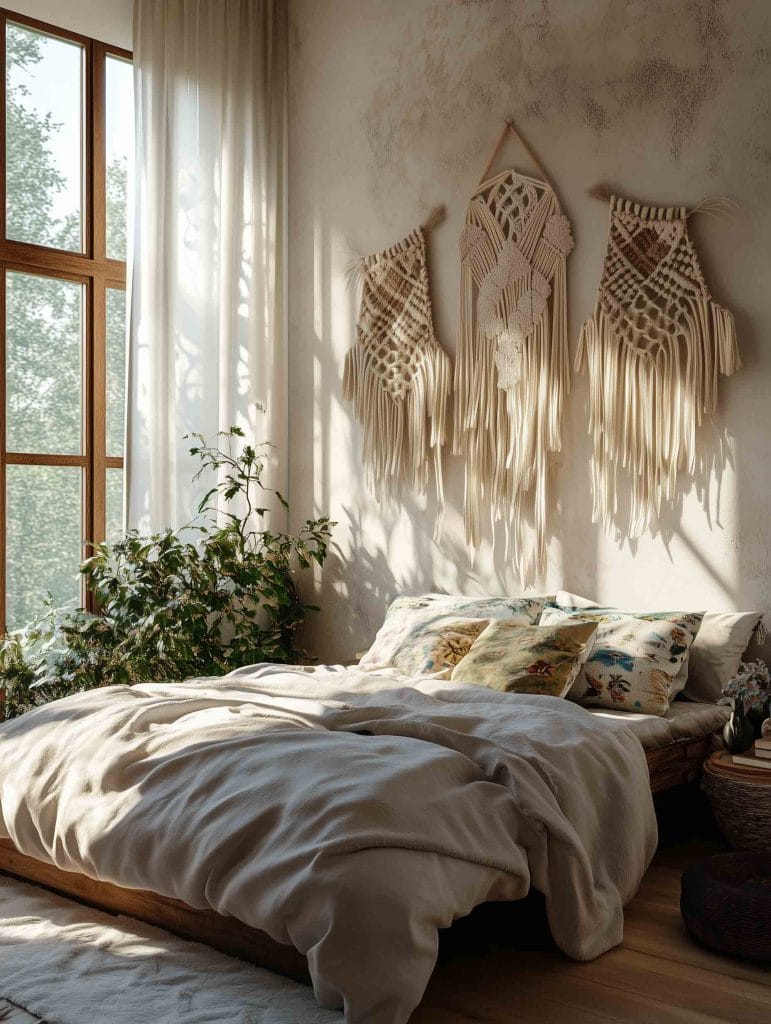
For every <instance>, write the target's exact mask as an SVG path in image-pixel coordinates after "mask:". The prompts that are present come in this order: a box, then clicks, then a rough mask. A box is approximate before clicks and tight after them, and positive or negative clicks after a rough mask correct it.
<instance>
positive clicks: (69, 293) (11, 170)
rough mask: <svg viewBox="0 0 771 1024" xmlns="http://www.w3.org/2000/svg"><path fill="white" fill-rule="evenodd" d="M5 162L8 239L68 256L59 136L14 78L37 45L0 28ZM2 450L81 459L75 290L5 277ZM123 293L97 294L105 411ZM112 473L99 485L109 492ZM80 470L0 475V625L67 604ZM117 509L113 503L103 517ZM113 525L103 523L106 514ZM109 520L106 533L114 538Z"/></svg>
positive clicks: (119, 393) (39, 41) (70, 231)
mask: <svg viewBox="0 0 771 1024" xmlns="http://www.w3.org/2000/svg"><path fill="white" fill-rule="evenodd" d="M6 43H7V47H6V50H7V52H6V63H7V75H6V81H7V97H6V119H7V120H6V133H7V138H8V159H7V163H6V188H7V218H8V237H9V238H15V239H23V240H29V241H35V242H36V243H38V244H41V245H47V246H51V247H54V248H61V249H68V250H73V249H78V248H79V238H80V217H79V213H78V212H77V211H72V212H71V213H67V214H65V215H63V216H61V215H60V216H57V215H56V212H55V211H56V200H57V197H58V196H60V195H61V194H62V193H63V192H64V191H65V187H66V183H65V179H64V177H63V175H62V174H61V173H60V172H59V170H58V169H57V166H56V160H55V157H54V154H53V151H52V149H53V143H54V141H55V139H56V136H57V135H58V134H59V133H60V132H62V131H63V126H62V125H61V124H58V123H57V122H56V121H55V119H54V118H53V117H52V116H51V115H50V114H46V115H41V114H40V112H39V111H36V110H35V109H33V108H32V107H31V106H30V104H28V103H26V102H25V99H26V98H27V97H28V96H29V89H28V88H27V86H26V85H25V84H24V83H25V78H28V76H31V75H34V74H35V71H36V67H37V66H38V65H39V64H40V63H41V61H42V60H43V51H42V47H43V46H44V45H45V44H44V37H41V36H40V35H39V34H38V33H36V32H33V31H30V30H28V29H26V28H24V27H21V26H15V25H13V24H9V26H8V31H7V35H6ZM127 173H128V172H127V167H126V163H125V160H122V159H117V160H114V161H112V162H111V164H110V166H109V167H108V169H107V203H108V207H109V209H110V215H109V217H108V219H107V225H108V232H109V236H108V239H107V251H108V252H125V250H126V201H127ZM7 281H8V286H7V305H6V335H7V349H8V358H7V400H6V423H7V446H8V448H9V450H11V451H17V452H44V453H59V452H66V453H71V454H77V453H79V452H80V451H81V446H82V441H81V430H82V344H83V314H84V290H83V287H82V286H81V285H79V284H76V283H73V282H71V281H65V280H61V279H57V278H54V277H45V276H41V275H33V274H21V273H12V272H9V273H8V277H7ZM125 328H126V321H125V301H124V294H123V292H120V291H117V290H112V289H110V290H108V295H107V337H108V346H107V360H108V374H107V388H108V394H107V405H108V409H110V408H112V409H115V408H118V409H120V408H121V407H122V404H123V387H124V375H125V354H124V346H123V339H124V337H125ZM110 427H111V435H112V436H111V437H110V438H108V446H109V454H111V455H121V454H122V417H118V416H113V417H112V419H111V421H110ZM118 475H119V473H118V471H112V474H111V479H110V481H109V483H110V486H111V488H112V490H115V489H116V487H115V484H116V480H115V479H114V478H115V477H117V476H118ZM81 488H82V471H81V470H80V469H78V468H74V467H50V466H16V467H9V472H8V474H7V483H6V530H7V538H8V551H7V625H8V627H9V628H14V627H19V626H22V625H24V624H25V623H28V622H29V621H31V620H32V619H33V618H35V617H36V616H37V615H38V614H39V613H40V612H41V610H42V601H43V599H44V598H45V595H46V593H50V594H51V597H52V600H53V603H54V604H55V605H64V604H67V603H70V604H73V605H74V604H76V603H77V601H78V596H79V593H78V589H79V584H78V575H77V569H78V564H79V562H80V553H81V538H82V512H81V509H82V491H81ZM117 505H119V499H118V501H117V502H116V501H115V496H113V500H112V502H111V509H114V508H115V507H116V506H117ZM113 518H114V517H113ZM115 527H116V523H115V522H114V521H113V522H111V523H110V524H109V528H110V530H111V531H112V532H111V533H109V534H108V536H114V535H115Z"/></svg>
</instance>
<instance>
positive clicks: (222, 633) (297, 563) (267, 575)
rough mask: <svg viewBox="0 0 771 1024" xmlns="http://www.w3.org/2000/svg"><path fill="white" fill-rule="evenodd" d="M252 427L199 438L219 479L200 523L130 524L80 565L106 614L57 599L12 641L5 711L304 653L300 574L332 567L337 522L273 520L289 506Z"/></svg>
mask: <svg viewBox="0 0 771 1024" xmlns="http://www.w3.org/2000/svg"><path fill="white" fill-rule="evenodd" d="M243 436H244V435H243V432H242V431H241V430H240V429H239V428H237V427H232V428H231V429H230V430H229V431H224V432H222V433H220V434H219V435H218V444H217V445H214V446H212V445H208V444H207V443H206V441H205V439H204V438H203V437H202V436H201V435H199V434H194V435H191V437H192V440H193V441H194V445H193V447H191V449H190V453H191V455H195V456H197V457H198V458H199V459H200V461H201V466H200V469H199V471H198V472H197V473H196V478H198V477H199V476H200V475H201V474H202V473H210V474H211V476H212V479H213V480H214V481H216V482H215V483H214V484H213V486H212V487H211V489H210V490H209V491H208V493H207V494H206V495H205V497H204V499H203V501H202V502H201V504H200V506H199V509H198V511H199V519H198V520H197V521H196V522H194V523H192V524H190V525H189V526H187V527H185V528H183V529H182V530H178V531H174V530H165V531H162V532H161V533H156V534H153V535H152V536H142V535H141V534H140V533H138V531H136V530H131V531H129V532H128V533H127V534H126V535H125V537H123V538H122V539H121V540H120V541H118V542H117V543H114V544H100V545H98V546H97V547H96V548H95V549H94V553H93V554H92V556H91V557H90V558H88V559H87V560H86V561H85V562H84V563H83V565H82V566H81V568H80V571H81V573H82V574H83V576H84V577H85V579H86V582H87V585H88V587H89V589H90V590H91V592H92V593H93V594H94V595H95V597H96V601H97V604H98V607H99V609H100V613H99V614H97V615H93V614H91V613H89V612H87V611H85V610H84V609H73V608H69V609H53V608H49V609H48V611H47V612H46V614H45V615H44V616H42V617H41V619H40V620H38V621H37V622H35V623H33V624H32V625H30V626H28V627H26V628H25V629H22V630H17V631H14V632H12V633H9V634H8V635H7V636H6V637H5V638H4V639H3V642H2V644H1V645H0V688H1V689H3V690H4V691H5V715H6V717H13V716H15V715H19V714H22V713H23V712H24V711H26V710H28V709H29V708H31V707H34V706H36V705H38V704H43V703H46V702H48V701H51V700H55V699H57V698H59V697H64V696H66V695H67V694H70V693H74V692H77V691H79V690H87V689H91V688H93V687H97V686H110V685H116V684H124V685H133V684H134V683H141V682H173V681H180V680H183V679H187V678H190V677H191V676H211V675H222V674H224V673H226V672H229V671H231V670H232V669H234V668H237V667H239V666H243V665H248V664H254V663H256V662H283V663H289V662H297V661H300V660H301V659H302V652H301V651H299V650H298V649H297V647H296V643H295V634H296V631H297V628H298V626H299V625H300V623H301V622H302V621H303V619H304V617H305V614H306V612H307V611H308V610H310V609H311V608H313V606H311V605H306V604H304V603H303V601H302V599H301V597H300V593H299V590H298V588H297V586H296V577H297V573H298V571H299V570H303V569H307V568H308V567H309V566H310V565H311V564H317V565H323V563H324V560H325V558H326V556H327V551H328V547H329V543H330V541H331V532H332V527H333V526H334V525H335V524H334V523H332V522H330V520H329V518H328V517H327V516H321V517H319V518H317V519H309V520H307V521H306V522H305V524H304V526H303V527H302V529H301V530H300V531H299V532H297V533H296V534H290V533H283V532H280V531H278V530H272V529H269V528H267V526H266V524H268V523H269V512H268V507H267V506H268V505H269V504H271V503H272V502H273V501H274V500H275V501H277V502H278V503H280V505H282V506H283V507H284V508H287V503H286V501H285V499H284V498H283V496H282V495H281V494H279V493H278V492H277V491H273V490H271V489H270V488H267V487H266V486H265V484H264V483H263V476H264V473H265V468H266V465H267V460H268V449H269V447H270V446H269V445H268V444H265V445H261V446H257V447H255V446H253V445H249V444H244V445H242V444H241V439H242V438H243ZM215 496H219V498H220V502H219V504H213V503H212V502H213V499H214V498H215ZM268 499H270V500H268Z"/></svg>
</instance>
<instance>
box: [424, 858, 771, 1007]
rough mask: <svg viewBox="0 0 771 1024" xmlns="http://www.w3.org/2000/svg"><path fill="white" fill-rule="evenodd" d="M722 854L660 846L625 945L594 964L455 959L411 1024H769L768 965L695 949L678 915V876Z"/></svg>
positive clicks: (484, 953) (487, 953) (501, 952)
mask: <svg viewBox="0 0 771 1024" xmlns="http://www.w3.org/2000/svg"><path fill="white" fill-rule="evenodd" d="M720 848H721V847H720V845H719V844H718V843H716V842H714V840H709V841H707V842H705V841H699V840H689V841H687V842H683V843H679V844H676V845H674V846H666V847H664V848H663V849H662V850H661V851H660V852H659V853H658V854H657V855H656V858H655V860H654V862H653V864H652V865H651V868H650V870H649V871H648V873H647V875H646V876H645V878H644V879H643V883H642V885H641V887H640V891H639V892H638V894H637V896H636V897H635V899H634V900H633V901H632V902H631V903H630V905H629V907H627V912H626V920H625V929H624V932H625V934H624V942H623V944H622V945H621V946H618V947H617V948H616V949H613V950H610V952H608V953H606V954H605V955H604V956H602V957H599V958H598V959H597V960H593V961H591V962H590V963H575V962H573V961H570V960H568V959H567V958H566V957H564V956H562V955H561V954H560V953H559V952H558V951H557V950H555V949H554V948H549V946H548V944H545V945H543V944H540V945H539V948H537V949H527V948H525V949H523V948H510V947H509V946H508V945H507V946H506V947H501V946H498V947H494V948H484V949H483V948H479V949H478V950H476V951H475V950H474V949H473V947H472V948H471V950H470V951H469V950H468V949H466V950H461V951H459V952H457V953H455V952H454V953H452V954H451V955H450V956H448V957H447V958H446V959H445V960H443V961H442V962H441V963H440V964H439V966H438V967H437V969H436V971H435V972H434V976H433V978H432V980H431V984H430V985H429V987H428V990H427V992H426V996H425V998H424V1000H423V1002H422V1004H421V1005H420V1007H419V1008H418V1010H417V1011H416V1012H415V1014H414V1015H413V1018H412V1024H771V965H767V964H758V963H751V962H749V961H744V960H738V959H734V958H732V957H724V956H721V955H719V954H717V953H713V952H712V951H711V950H708V949H705V948H704V947H702V946H699V945H698V944H697V943H695V942H694V941H693V940H692V939H691V938H690V937H689V936H688V933H687V932H686V930H685V927H684V926H683V922H682V919H681V917H680V878H681V875H682V872H683V870H684V869H685V867H687V866H688V864H689V863H692V862H693V861H694V860H696V859H699V858H701V857H703V856H706V855H709V854H710V853H714V852H718V851H719V850H720ZM519 945H521V943H520V944H518V947H519Z"/></svg>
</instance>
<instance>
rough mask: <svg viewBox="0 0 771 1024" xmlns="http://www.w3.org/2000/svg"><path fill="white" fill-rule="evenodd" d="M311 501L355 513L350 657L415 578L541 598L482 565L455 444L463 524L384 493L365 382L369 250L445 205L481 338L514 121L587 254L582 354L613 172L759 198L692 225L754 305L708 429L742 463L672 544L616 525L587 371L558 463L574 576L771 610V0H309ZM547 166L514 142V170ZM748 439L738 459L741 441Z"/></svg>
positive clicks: (449, 255) (437, 274) (350, 525)
mask: <svg viewBox="0 0 771 1024" xmlns="http://www.w3.org/2000/svg"><path fill="white" fill-rule="evenodd" d="M290 6H291V16H292V28H291V41H290V46H291V58H290V59H291V107H290V168H291V170H290V231H291V236H290V353H291V363H290V384H291V393H292V409H291V420H290V435H291V451H290V462H291V465H290V479H291V485H290V499H291V505H292V512H293V515H294V518H295V523H297V521H299V519H301V518H304V517H305V516H307V515H310V514H311V513H314V512H322V511H323V512H329V513H330V514H331V515H332V517H333V518H335V519H337V520H338V521H339V526H338V528H337V534H336V536H337V540H338V543H339V545H340V553H339V556H338V557H335V558H333V559H331V560H330V563H329V565H328V566H327V568H326V569H325V570H324V572H323V574H321V575H320V576H319V578H318V580H317V585H316V593H315V594H313V595H311V593H310V589H311V588H309V595H308V596H309V597H311V596H312V597H313V598H314V599H315V600H316V601H317V602H318V603H320V604H321V605H322V608H323V611H322V613H321V615H319V616H316V617H315V618H314V621H313V624H312V626H311V628H310V629H309V632H308V642H309V645H310V647H311V649H312V650H314V651H315V653H317V654H318V655H319V656H321V657H322V658H325V659H333V658H340V657H344V656H347V655H350V654H351V653H352V652H353V651H354V650H356V649H359V648H360V647H362V646H364V645H366V644H367V643H368V642H369V641H370V639H371V636H372V633H373V631H374V629H375V628H376V627H377V625H378V624H379V622H380V621H381V620H382V616H383V611H384V608H385V605H386V603H387V601H388V600H389V599H390V598H391V597H392V596H393V595H394V594H395V593H396V592H397V591H400V590H424V589H430V588H446V589H448V590H451V591H465V592H482V591H484V592H492V593H518V592H520V587H519V585H518V583H517V581H516V580H515V579H513V577H512V574H511V572H510V570H509V568H508V566H507V564H506V561H505V559H504V557H503V553H502V552H500V551H498V552H493V550H492V549H491V547H490V545H489V544H485V545H484V546H483V548H482V550H481V551H480V552H479V553H478V555H477V558H476V561H475V564H474V565H473V567H472V566H471V564H470V563H469V560H468V558H467V556H466V553H465V551H464V545H463V541H462V529H461V527H462V522H461V513H462V469H461V464H460V461H459V459H457V458H455V457H453V456H451V455H450V453H449V451H446V453H445V463H444V464H445V473H446V478H447V489H448V501H449V509H448V514H447V524H446V530H445V537H444V540H443V542H442V543H441V544H440V545H438V546H437V545H436V544H434V543H433V542H432V539H431V515H430V506H429V514H426V512H425V508H424V505H423V503H421V502H420V501H419V500H416V499H414V498H412V497H407V498H406V500H405V501H404V504H403V507H402V508H400V509H397V510H388V509H383V508H380V507H378V505H377V503H376V502H375V501H374V499H373V498H372V497H371V495H370V494H369V493H368V492H367V489H366V487H365V485H364V481H363V473H362V467H361V461H360V449H361V433H360V430H359V428H358V427H357V425H356V424H354V423H353V421H352V419H351V414H350V409H349V408H348V407H346V406H345V405H344V404H343V402H342V399H341V373H342V363H343V358H344V355H345V352H346V350H347V348H348V346H349V345H350V344H351V340H352V338H353V332H354V320H355V310H354V300H353V297H352V295H351V294H350V293H349V292H348V291H347V290H346V288H345V283H344V278H343V271H344V267H345V264H346V262H347V261H348V260H349V259H350V255H349V254H350V252H351V251H353V252H357V253H367V252H371V251H374V250H377V249H380V248H382V247H384V246H387V245H389V244H391V243H392V242H394V241H397V240H398V239H400V238H401V237H403V236H404V235H405V234H406V233H407V232H408V231H409V230H410V229H411V228H412V227H413V226H414V225H415V224H416V223H418V222H419V221H420V220H421V218H422V217H423V216H424V215H425V214H426V212H427V211H428V210H429V209H430V208H431V207H432V206H433V205H434V204H437V203H444V204H446V207H447V213H448V216H447V219H446V221H445V223H444V224H443V225H442V226H441V227H440V228H438V229H437V230H435V231H434V232H433V233H432V234H431V237H430V241H429V260H430V272H431V278H432V287H433V299H434V307H435V317H436V327H437V333H438V336H439V339H440V341H441V342H442V343H443V344H444V345H445V347H446V348H447V349H448V350H449V351H450V352H451V353H454V351H455V334H456V323H457V314H458V296H457V285H458V256H457V246H456V240H457V237H458V234H459V231H460V228H461V225H462V220H463V216H464V211H465V205H466V202H467V199H468V196H469V194H470V192H471V190H472V189H473V187H474V185H475V183H476V182H477V180H478V178H479V175H480V173H481V171H482V168H483V166H484V164H485V162H486V160H487V157H488V152H489V150H490V148H491V146H492V143H493V141H494V139H495V137H496V136H497V133H498V131H499V128H500V125H501V122H502V119H503V118H504V116H507V115H513V116H515V117H516V119H517V121H518V123H519V124H520V125H521V126H522V127H523V129H524V130H525V131H526V134H527V136H528V137H529V139H530V141H531V142H532V144H533V145H534V146H535V147H536V148H537V150H538V152H539V154H540V155H541V157H542V160H543V161H544V162H545V163H546V165H547V166H548V168H549V169H550V172H551V174H552V176H553V178H554V180H555V181H556V183H557V186H558V188H559V190H560V192H561V195H562V197H563V202H564V205H565V209H566V212H567V214H568V216H569V217H570V219H571V221H572V223H573V227H574V234H575V238H576V243H577V245H576V249H575V251H574V253H573V255H572V256H571V258H570V262H569V266H568V290H569V304H570V333H571V348H574V346H575V340H576V336H577V332H578V330H579V327H580V324H581V322H582V321H583V319H584V318H585V317H586V316H587V315H588V314H589V313H590V312H591V310H592V306H593V303H594V296H595V289H596V286H597V282H598V278H599V274H600V269H601V261H602V256H603V251H604V243H605V233H606V225H607V215H606V210H605V209H604V207H603V206H602V205H601V204H600V203H599V202H597V201H596V200H593V199H590V198H589V197H588V196H587V194H586V190H587V188H589V187H590V186H591V185H593V184H595V183H597V182H608V183H610V184H611V185H613V186H615V187H616V188H617V189H619V190H620V191H622V192H623V193H626V194H630V195H632V196H638V197H640V198H644V199H646V200H649V201H653V202H660V203H677V204H680V203H685V204H692V203H695V202H696V201H698V200H699V199H700V198H702V197H703V196H705V195H707V194H714V193H721V194H726V195H730V196H733V197H735V198H736V199H737V200H738V202H739V203H740V204H741V211H740V213H738V214H737V215H736V216H735V217H733V219H732V220H731V221H730V222H729V223H720V222H718V221H715V220H710V219H708V218H705V217H701V218H698V219H697V220H695V221H692V222H691V224H692V227H693V234H694V236H695V239H696V242H697V245H698V249H699V252H700V254H701V256H702V265H703V269H704V271H705V274H706V276H707V279H708V283H709V284H710V286H711V289H712V291H713V293H714V295H715V296H716V298H718V299H719V300H720V301H721V302H723V303H724V304H725V305H727V306H728V307H729V308H731V309H732V310H733V311H734V313H735V315H736V319H737V324H738V329H739V336H740V344H741V350H742V356H743V359H744V363H745V365H744V368H743V370H742V371H741V372H740V373H739V374H738V375H737V376H736V377H734V378H732V379H729V380H727V381H725V382H724V384H723V387H722V400H721V410H720V415H719V417H718V420H717V422H716V425H715V427H714V428H709V429H707V430H706V431H705V432H704V438H703V443H704V445H705V446H706V448H707V450H708V451H709V452H710V453H712V454H714V455H715V457H716V458H717V462H718V469H717V470H716V471H715V472H713V473H712V474H711V476H710V478H709V479H708V480H707V481H706V482H705V481H701V482H694V481H689V480H684V481H683V495H682V502H681V506H680V508H679V509H678V510H677V512H676V513H675V514H674V515H672V516H670V517H668V519H667V521H666V522H665V524H664V526H665V533H666V536H664V537H661V536H659V537H656V538H653V537H650V536H646V537H644V538H643V539H642V540H640V541H639V543H637V544H636V545H634V546H630V545H629V544H628V543H627V544H620V543H617V542H616V541H614V540H613V539H612V538H610V537H607V536H605V535H604V534H603V533H602V532H601V530H600V529H599V528H598V527H597V526H595V525H593V524H592V522H591V505H590V502H591V496H590V490H589V477H588V471H587V470H588V459H589V445H588V439H587V436H586V408H585V406H586V396H587V387H586V381H585V380H583V379H580V378H578V379H576V378H574V391H573V394H572V396H571V399H570V401H569V406H568V413H567V419H566V422H565V445H564V452H563V454H562V458H561V465H560V467H559V469H558V473H557V477H556V481H555V490H554V495H555V500H556V507H555V511H554V514H553V517H552V527H553V535H552V538H551V542H550V546H549V570H548V574H547V576H546V578H545V579H544V580H542V581H541V583H540V584H539V586H538V590H540V591H543V590H551V589H553V588H555V587H557V586H559V585H563V584H564V585H565V586H567V587H568V588H570V589H573V590H576V591H578V592H580V593H585V594H588V595H590V596H596V597H598V598H599V599H600V600H602V601H607V602H613V603H620V604H625V605H626V606H628V607H630V606H631V607H633V606H638V607H642V606H645V607H649V608H654V607H655V608H663V607H674V606H677V607H688V608H702V607H708V608H711V609H727V608H750V607H752V608H754V607H758V606H760V607H763V608H766V607H767V606H768V605H769V583H770V582H771V566H769V555H770V553H771V526H770V525H769V506H770V505H771V467H770V466H769V434H770V432H771V359H770V358H769V338H768V335H769V327H770V326H771V201H770V200H771V192H770V191H769V170H770V169H771V121H770V114H771V3H768V2H767V0H723V2H721V0H714V2H711V0H695V2H690V3H683V2H679V0H648V2H642V0H638V2H634V0H596V2H590V0H583V2H566V0H562V2H559V3H558V2H556V0H555V2H549V0H543V2H541V0H532V2H530V0H520V2H516V0H515V2H509V0H481V2H465V0H440V2H436V0H291V5H290ZM507 164H515V165H516V166H519V167H522V168H523V169H525V170H527V169H532V168H530V167H529V165H528V162H527V160H526V159H525V157H524V155H523V153H522V151H521V150H519V149H518V148H517V147H516V146H515V145H514V144H508V147H507V149H506V150H505V152H504V154H503V155H502V158H501V160H500V161H499V163H498V165H497V166H498V167H499V168H501V169H502V168H503V167H504V166H506V165H507ZM721 451H722V452H723V457H722V458H721V457H720V455H719V453H720V452H721Z"/></svg>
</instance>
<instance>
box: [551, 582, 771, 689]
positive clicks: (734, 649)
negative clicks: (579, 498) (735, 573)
mask: <svg viewBox="0 0 771 1024" xmlns="http://www.w3.org/2000/svg"><path fill="white" fill-rule="evenodd" d="M555 601H556V604H557V605H558V606H559V607H560V608H598V607H599V605H597V604H596V602H593V601H590V600H589V599H588V598H585V597H579V596H578V595H577V594H570V593H568V592H567V591H566V590H560V591H558V592H557V596H556V598H555ZM762 618H763V612H705V613H704V618H703V619H702V620H701V627H700V629H699V632H698V634H697V635H696V639H695V640H694V642H693V646H692V647H691V652H690V658H688V657H686V659H685V661H684V662H683V667H682V668H681V670H680V672H679V673H678V676H677V679H676V681H675V686H674V689H673V693H680V692H681V691H682V693H683V696H684V697H687V698H688V699H689V700H699V701H705V702H707V703H714V702H715V701H717V700H719V699H720V696H721V694H722V690H723V687H724V686H725V685H726V683H727V682H728V680H729V679H732V678H733V677H734V676H735V675H736V673H737V671H738V670H739V665H740V664H741V661H742V656H743V655H744V652H745V651H746V650H747V648H748V647H749V644H750V640H751V639H752V635H753V633H754V632H755V630H756V629H758V627H759V625H760V621H761V619H762Z"/></svg>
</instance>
